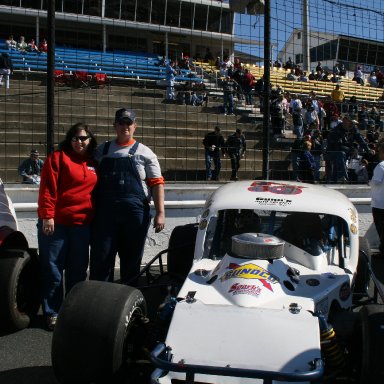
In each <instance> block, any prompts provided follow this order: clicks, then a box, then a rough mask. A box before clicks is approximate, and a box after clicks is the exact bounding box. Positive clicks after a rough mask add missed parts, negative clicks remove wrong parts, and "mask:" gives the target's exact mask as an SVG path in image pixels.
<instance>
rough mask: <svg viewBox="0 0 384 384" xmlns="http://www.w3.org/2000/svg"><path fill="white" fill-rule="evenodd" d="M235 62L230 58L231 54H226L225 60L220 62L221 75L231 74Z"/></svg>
mask: <svg viewBox="0 0 384 384" xmlns="http://www.w3.org/2000/svg"><path fill="white" fill-rule="evenodd" d="M232 68H233V64H232V62H231V60H230V59H229V56H224V60H223V62H222V63H221V64H220V76H222V77H226V76H227V75H229V76H231V74H232Z"/></svg>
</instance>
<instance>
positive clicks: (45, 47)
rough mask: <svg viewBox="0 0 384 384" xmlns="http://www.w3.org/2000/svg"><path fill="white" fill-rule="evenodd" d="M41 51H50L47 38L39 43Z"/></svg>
mask: <svg viewBox="0 0 384 384" xmlns="http://www.w3.org/2000/svg"><path fill="white" fill-rule="evenodd" d="M39 52H41V53H47V52H48V43H47V39H43V40H42V41H41V42H40V44H39Z"/></svg>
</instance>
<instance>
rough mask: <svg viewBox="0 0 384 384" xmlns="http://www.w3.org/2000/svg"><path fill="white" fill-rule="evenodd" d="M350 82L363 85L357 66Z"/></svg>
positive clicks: (359, 67)
mask: <svg viewBox="0 0 384 384" xmlns="http://www.w3.org/2000/svg"><path fill="white" fill-rule="evenodd" d="M352 80H353V81H356V83H357V84H360V85H364V75H363V72H362V70H361V66H360V65H358V66H357V68H356V70H355V75H354V77H353V79H352Z"/></svg>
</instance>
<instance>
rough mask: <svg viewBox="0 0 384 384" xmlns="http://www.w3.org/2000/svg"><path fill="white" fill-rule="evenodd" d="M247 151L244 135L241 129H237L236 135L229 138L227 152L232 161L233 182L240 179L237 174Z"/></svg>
mask: <svg viewBox="0 0 384 384" xmlns="http://www.w3.org/2000/svg"><path fill="white" fill-rule="evenodd" d="M246 149H247V144H246V141H245V136H244V135H243V133H242V131H241V129H240V128H237V129H236V132H235V133H233V134H232V135H230V136H228V138H227V143H226V151H227V153H228V155H229V158H230V159H231V167H232V174H231V180H233V181H236V180H238V179H239V178H238V177H237V172H238V170H239V168H240V159H241V158H242V157H244V155H245V151H246Z"/></svg>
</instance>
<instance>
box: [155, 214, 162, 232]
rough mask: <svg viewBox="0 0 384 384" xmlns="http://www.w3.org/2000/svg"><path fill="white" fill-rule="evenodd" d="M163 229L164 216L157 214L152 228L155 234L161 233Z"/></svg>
mask: <svg viewBox="0 0 384 384" xmlns="http://www.w3.org/2000/svg"><path fill="white" fill-rule="evenodd" d="M164 227H165V214H164V212H157V213H156V216H155V218H154V219H153V228H155V232H156V233H158V232H161V231H162V230H163V229H164Z"/></svg>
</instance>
